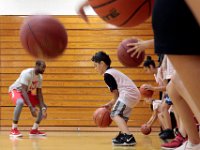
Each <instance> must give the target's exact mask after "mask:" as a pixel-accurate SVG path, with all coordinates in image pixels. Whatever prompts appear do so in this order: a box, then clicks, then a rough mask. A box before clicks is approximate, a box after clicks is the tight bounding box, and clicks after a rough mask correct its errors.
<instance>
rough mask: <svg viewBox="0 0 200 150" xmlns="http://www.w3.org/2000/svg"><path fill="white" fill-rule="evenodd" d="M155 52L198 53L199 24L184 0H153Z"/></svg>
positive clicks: (199, 48)
mask: <svg viewBox="0 0 200 150" xmlns="http://www.w3.org/2000/svg"><path fill="white" fill-rule="evenodd" d="M152 23H153V30H154V38H155V52H156V53H158V54H178V55H200V26H199V25H198V23H197V21H196V19H195V18H194V16H193V14H192V12H191V11H190V9H189V7H188V6H187V4H186V3H185V1H184V0H155V5H154V9H153V15H152Z"/></svg>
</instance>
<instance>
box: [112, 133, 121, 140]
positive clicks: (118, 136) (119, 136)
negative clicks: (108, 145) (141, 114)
mask: <svg viewBox="0 0 200 150" xmlns="http://www.w3.org/2000/svg"><path fill="white" fill-rule="evenodd" d="M122 136H123V134H122V132H121V131H120V132H119V134H118V135H117V136H116V137H115V138H113V139H112V141H116V140H119V139H120V138H121V137H122Z"/></svg>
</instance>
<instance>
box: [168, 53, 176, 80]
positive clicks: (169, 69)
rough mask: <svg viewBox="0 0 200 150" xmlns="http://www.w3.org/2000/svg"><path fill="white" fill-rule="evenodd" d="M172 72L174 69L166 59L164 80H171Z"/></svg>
mask: <svg viewBox="0 0 200 150" xmlns="http://www.w3.org/2000/svg"><path fill="white" fill-rule="evenodd" d="M166 57H167V56H166ZM174 72H175V70H174V67H173V65H172V63H171V62H170V60H169V58H168V57H167V69H166V79H171V77H172V75H173V74H174Z"/></svg>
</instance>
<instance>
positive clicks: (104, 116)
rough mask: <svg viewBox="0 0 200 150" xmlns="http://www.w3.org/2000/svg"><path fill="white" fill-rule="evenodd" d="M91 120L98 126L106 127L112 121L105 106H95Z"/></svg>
mask: <svg viewBox="0 0 200 150" xmlns="http://www.w3.org/2000/svg"><path fill="white" fill-rule="evenodd" d="M93 120H94V122H95V124H96V125H97V126H98V127H101V128H103V127H108V126H109V125H110V124H111V122H112V119H111V118H110V111H109V110H108V109H106V108H105V107H101V108H97V109H96V111H95V112H94V114H93Z"/></svg>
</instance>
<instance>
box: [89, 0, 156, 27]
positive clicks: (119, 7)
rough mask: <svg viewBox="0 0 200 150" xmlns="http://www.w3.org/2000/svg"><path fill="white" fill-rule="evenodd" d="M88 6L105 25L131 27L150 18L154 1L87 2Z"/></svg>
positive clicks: (114, 0)
mask: <svg viewBox="0 0 200 150" xmlns="http://www.w3.org/2000/svg"><path fill="white" fill-rule="evenodd" d="M88 2H89V4H90V6H91V7H92V8H93V9H94V11H95V12H96V13H97V14H98V15H99V17H100V18H102V19H103V20H104V21H106V22H107V23H110V24H113V25H116V26H119V27H132V26H136V25H138V24H140V23H143V22H144V21H145V20H146V19H148V18H149V17H150V16H151V13H152V8H153V4H154V0H89V1H88Z"/></svg>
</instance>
